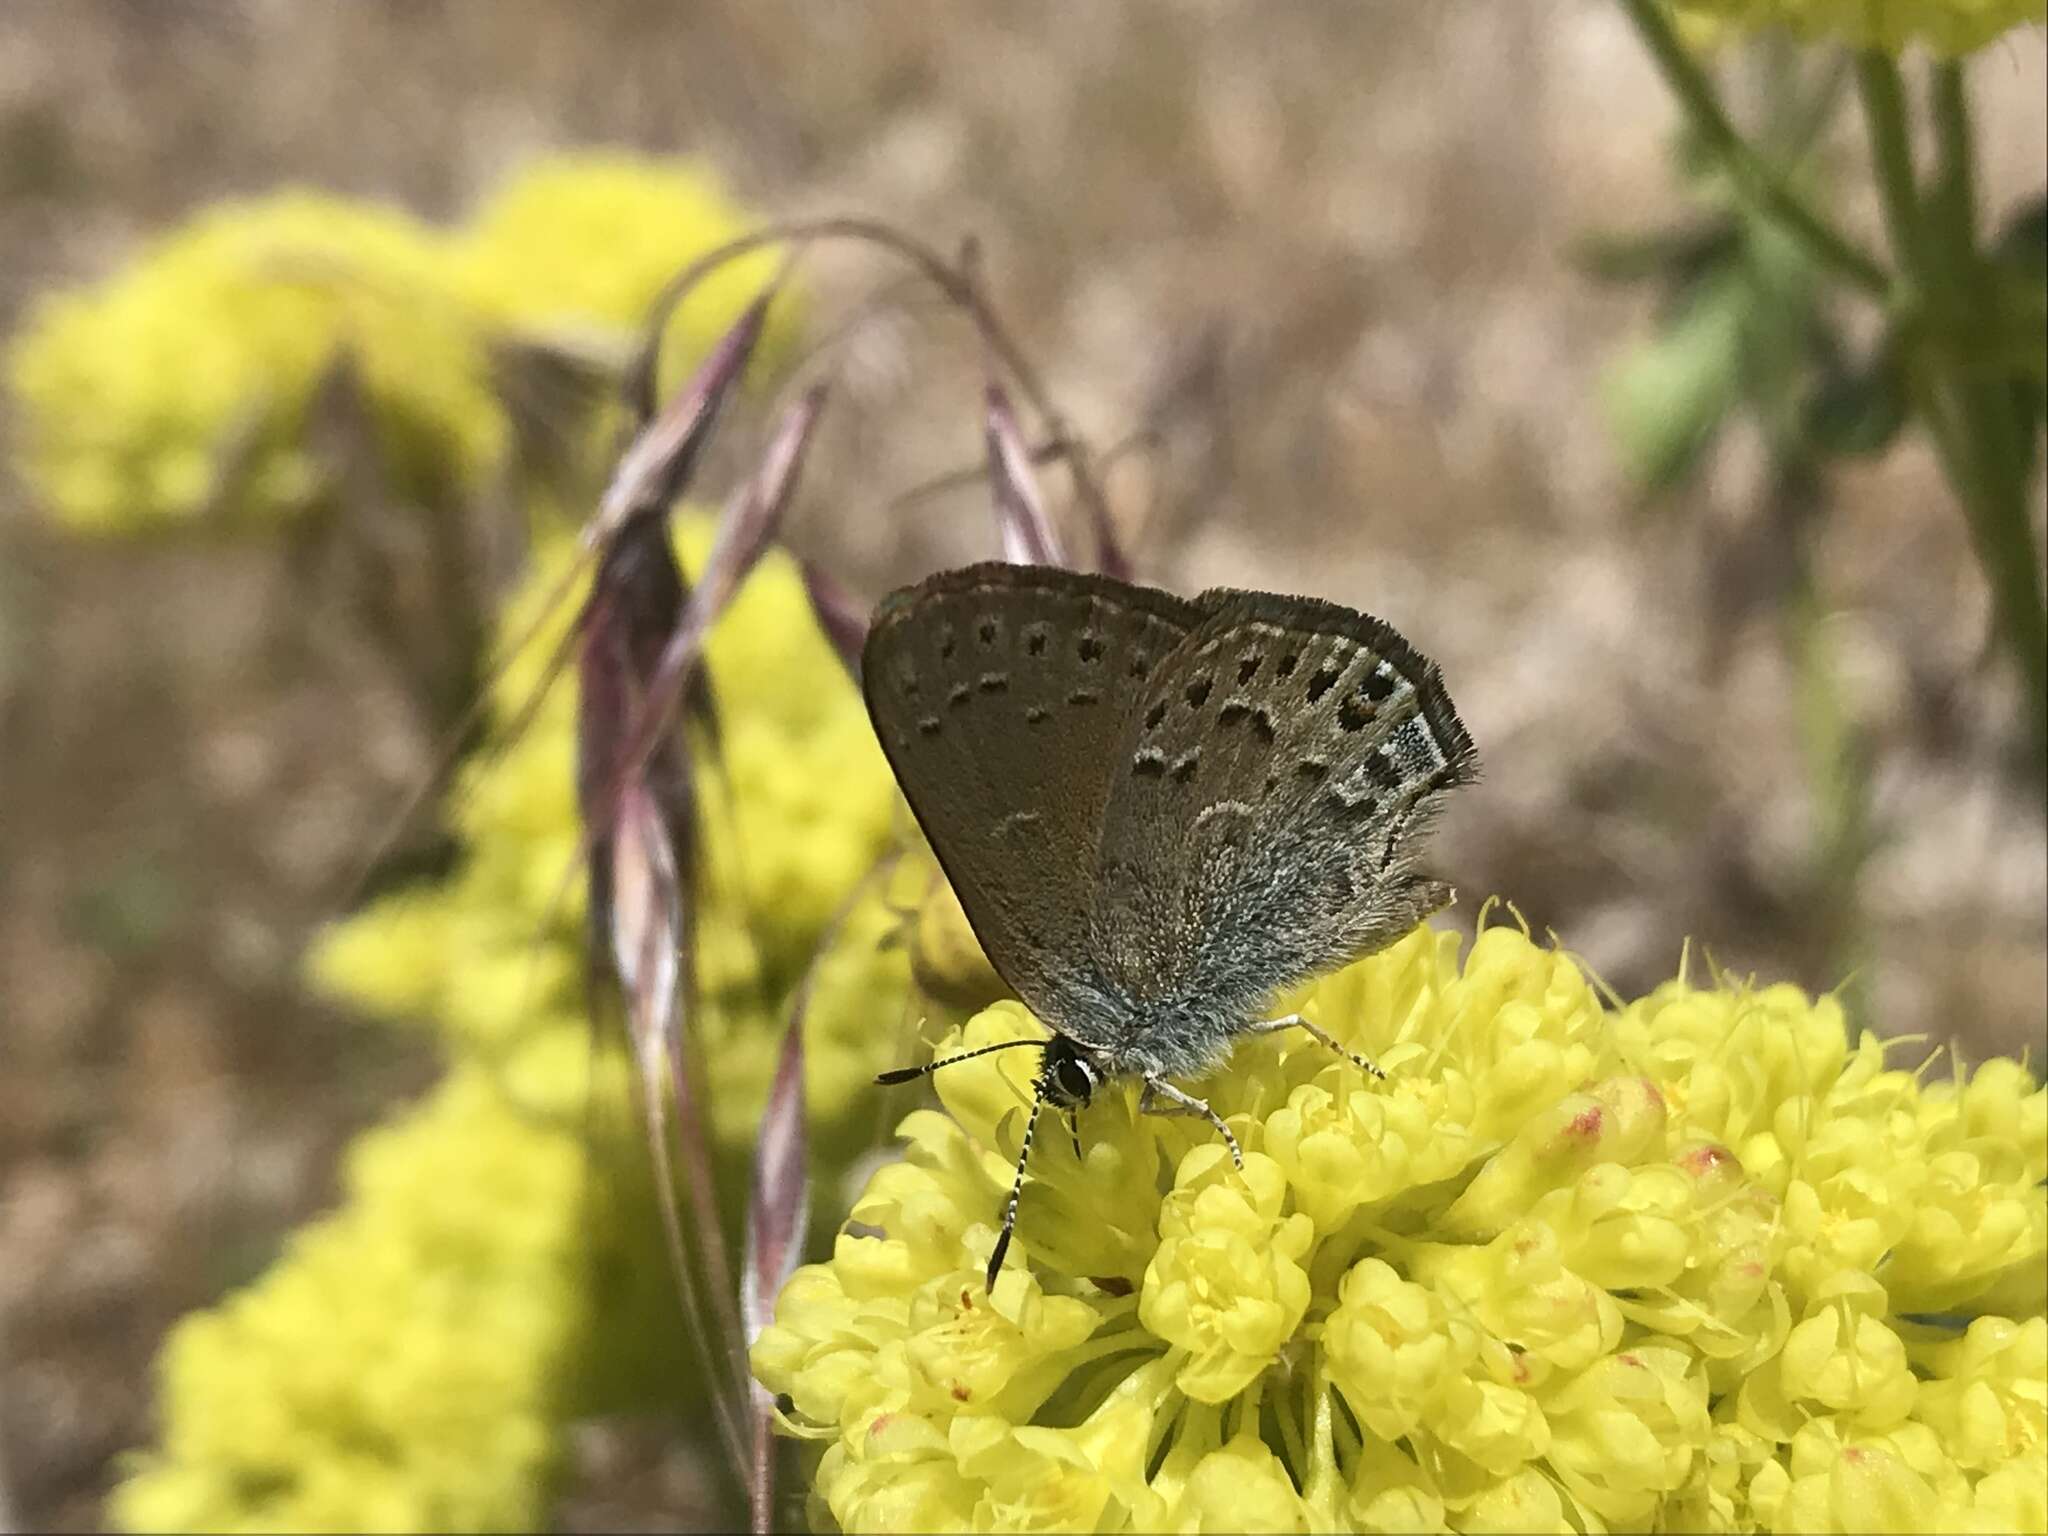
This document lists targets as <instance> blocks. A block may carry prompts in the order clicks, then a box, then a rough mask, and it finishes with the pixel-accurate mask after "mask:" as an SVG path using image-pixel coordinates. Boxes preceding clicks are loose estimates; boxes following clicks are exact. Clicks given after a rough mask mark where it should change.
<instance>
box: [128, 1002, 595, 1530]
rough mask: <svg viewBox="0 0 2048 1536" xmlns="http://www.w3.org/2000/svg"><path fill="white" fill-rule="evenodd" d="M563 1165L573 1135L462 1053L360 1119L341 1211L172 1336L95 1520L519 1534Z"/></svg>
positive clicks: (574, 1255) (546, 1363)
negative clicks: (151, 1436) (456, 1062)
mask: <svg viewBox="0 0 2048 1536" xmlns="http://www.w3.org/2000/svg"><path fill="white" fill-rule="evenodd" d="M564 1044H566V1042H564ZM586 1060H587V1053H583V1054H579V1053H578V1052H576V1051H574V1050H570V1049H560V1048H558V1049H557V1050H555V1051H554V1052H553V1053H552V1059H551V1060H550V1061H547V1062H545V1063H543V1062H542V1061H541V1060H540V1059H538V1058H535V1059H533V1060H531V1061H530V1062H529V1063H528V1070H527V1071H524V1072H522V1073H521V1074H520V1079H519V1081H520V1084H521V1086H523V1087H528V1088H531V1089H533V1090H535V1091H536V1092H547V1093H553V1092H557V1091H559V1090H558V1089H556V1088H555V1087H554V1086H553V1083H554V1082H557V1081H570V1082H575V1081H580V1080H581V1078H582V1071H581V1063H582V1062H584V1061H586ZM544 1066H545V1067H548V1068H552V1069H553V1072H552V1074H551V1073H548V1072H543V1071H542V1070H540V1069H541V1068H543V1067H544ZM572 1123H573V1122H572ZM582 1179H583V1172H582V1167H581V1154H580V1152H579V1149H578V1148H577V1146H576V1144H575V1140H574V1137H573V1136H572V1135H571V1134H569V1133H568V1132H567V1131H565V1130H564V1129H562V1128H561V1127H559V1126H557V1127H555V1128H552V1129H550V1128H547V1127H545V1126H541V1125H537V1124H536V1123H534V1122H533V1121H532V1120H531V1119H529V1118H526V1117H524V1116H523V1115H522V1114H521V1113H520V1111H519V1110H518V1109H517V1108H515V1107H514V1106H512V1105H510V1104H509V1103H508V1102H507V1097H506V1094H505V1093H504V1091H503V1085H502V1084H501V1083H500V1082H498V1081H496V1080H494V1079H493V1078H492V1076H491V1075H490V1074H488V1073H486V1072H485V1071H483V1070H482V1069H481V1068H478V1067H474V1066H471V1067H465V1068H462V1069H459V1070H458V1071H457V1072H455V1073H454V1074H453V1075H452V1076H450V1077H449V1078H448V1080H447V1081H445V1082H444V1083H443V1084H442V1085H441V1086H440V1088H439V1089H438V1090H437V1091H436V1092H435V1093H434V1094H433V1096H432V1097H431V1098H430V1099H429V1100H428V1101H427V1102H426V1103H425V1104H423V1105H422V1106H420V1107H419V1108H418V1109H417V1110H415V1111H413V1112H412V1113H410V1114H408V1115H407V1116H405V1117H404V1118H403V1119H401V1120H399V1121H397V1122H396V1123H394V1124H392V1125H390V1126H387V1127H384V1128H382V1129H379V1130H375V1131H371V1132H369V1133H367V1134H366V1135H365V1136H363V1137H362V1138H361V1139H360V1140H359V1141H357V1142H356V1143H355V1145H354V1146H353V1147H351V1148H350V1151H349V1159H348V1169H347V1177H346V1190H347V1199H346V1203H345V1204H344V1205H343V1206H342V1208H341V1209H340V1211H338V1212H337V1213H336V1214H335V1215H333V1216H331V1217H328V1218H326V1219H324V1220H321V1221H317V1222H315V1223H313V1224H312V1225H310V1226H308V1227H305V1228H303V1229H301V1230H300V1231H299V1232H298V1233H297V1234H295V1235H294V1236H293V1238H292V1240H291V1243H290V1246H289V1248H288V1249H287V1250H286V1253H285V1255H284V1257H283V1258H282V1259H280V1260H279V1262H278V1263H277V1264H276V1265H275V1266H273V1267H272V1269H271V1270H270V1271H269V1273H268V1274H266V1275H265V1276H264V1277H263V1278H262V1279H260V1280H259V1281H257V1282H256V1283H255V1284H254V1285H252V1286H250V1287H249V1288H248V1289H246V1290H244V1291H242V1292H240V1293H239V1294H237V1295H235V1296H233V1297H231V1298H230V1299H229V1300H228V1301H227V1302H225V1303H224V1304H222V1305H221V1306H219V1307H216V1308H213V1309H211V1310H209V1311H205V1312H198V1313H194V1314H193V1315H192V1316H190V1317H188V1318H186V1319H185V1320H184V1321H183V1322H181V1323H180V1324H179V1325H178V1326H177V1328H176V1329H175V1330H174V1331H173V1332H172V1334H171V1336H170V1339H169V1341H168V1343H167V1344H166V1345H165V1348H164V1352H163V1354H162V1356H161V1358H160V1360H159V1362H158V1372H159V1377H160V1381H161V1390H162V1401H161V1417H162V1422H163V1426H164V1427H163V1438H162V1442H161V1444H160V1445H159V1446H158V1447H156V1448H155V1449H153V1450H151V1451H149V1452H147V1453H145V1454H143V1455H142V1456H140V1457H139V1458H137V1459H136V1461H135V1463H134V1464H133V1465H132V1467H131V1468H130V1471H129V1476H128V1477H127V1479H126V1481H124V1482H123V1483H122V1484H121V1485H120V1486H119V1487H118V1488H117V1489H116V1490H115V1492H114V1495H113V1499H112V1502H111V1504H110V1507H109V1514H110V1516H111V1518H112V1520H113V1521H114V1523H115V1524H116V1525H117V1526H119V1527H121V1528H124V1529H127V1530H136V1531H347V1530H357V1531H393V1532H401V1531H427V1530H438V1531H456V1530H537V1529H539V1528H540V1527H541V1526H542V1525H543V1524H544V1523H545V1518H546V1514H545V1506H544V1503H543V1495H544V1492H545V1489H546V1486H547V1474H548V1472H549V1470H550V1468H551V1466H552V1465H553V1463H554V1461H555V1458H556V1454H557V1446H556V1436H555V1433H554V1429H555V1425H556V1423H557V1422H558V1420H559V1418H560V1416H561V1415H562V1413H563V1407H562V1404H561V1402H560V1398H561V1395H562V1394H561V1390H560V1383H561V1380H562V1377H563V1376H564V1374H565V1372H566V1370H567V1369H568V1365H569V1360H568V1355H569V1351H570V1350H571V1347H572V1346H573V1345H574V1343H575V1342H576V1338H577V1334H578V1331H579V1329H580V1328H581V1327H582V1326H583V1325H584V1323H585V1318H586V1313H587V1311H588V1307H587V1303H586V1301H585V1298H584V1276H585V1274H586V1272H587V1269H588V1259H587V1255H586V1253H585V1251H584V1245H585V1243H586V1240H587V1233H586V1232H585V1230H584V1223H583V1221H582V1216H581V1206H580V1204H579V1201H578V1194H579V1191H580V1188H581V1182H582Z"/></svg>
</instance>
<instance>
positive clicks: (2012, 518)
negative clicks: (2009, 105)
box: [1856, 49, 2048, 777]
mask: <svg viewBox="0 0 2048 1536" xmlns="http://www.w3.org/2000/svg"><path fill="white" fill-rule="evenodd" d="M1856 74H1857V85H1858V87H1859V90H1860V92H1861V94H1862V98H1863V113H1864V118H1865V121H1866V123H1867V125H1868V127H1869V132H1870V146H1871V155H1872V159H1873V161H1874V163H1875V165H1876V168H1877V176H1878V188H1879V192H1880V194H1881V195H1882V198H1883V202H1884V212H1885V223H1886V226H1887V228H1888V230H1889V232H1890V236H1891V242H1892V247H1893V250H1894V252H1895V254H1896V255H1897V257H1898V261H1899V265H1900V268H1901V270H1902V272H1903V274H1904V279H1903V282H1902V285H1901V286H1902V290H1903V291H1902V292H1901V294H1900V296H1899V307H1901V308H1902V309H1904V310H1905V311H1906V312H1907V314H1908V315H1909V316H1910V318H1912V319H1913V320H1915V321H1917V322H1918V323H1917V326H1916V330H1917V331H1918V333H1919V339H1920V342H1921V344H1920V345H1918V346H1916V347H1914V348H1913V349H1912V351H1911V353H1910V357H1909V362H1908V370H1909V375H1910V383H1911V388H1912V392H1913V398H1914V403H1915V405H1916V407H1917V408H1918V410H1919V413H1920V416H1921V419H1922V420H1923V421H1924V422H1925V423H1926V424H1927V429H1928V434H1929V436H1930V437H1932V439H1933V440H1934V447H1935V452H1936V454H1937V456H1938V457H1939V458H1940V460H1941V465H1942V470H1943V473H1944V474H1946V476H1947V477H1948V480H1949V483H1950V485H1951V486H1953V487H1954V489H1955V492H1956V495H1957V497H1958V499H1960V500H1961V502H1962V504H1963V512H1964V515H1965V517H1966V518H1967V520H1968V522H1969V527H1970V538H1971V543H1972V545H1973V546H1974V548H1975V549H1976V552H1977V559H1978V562H1979V563H1980V564H1981V565H1982V566H1983V567H1984V574H1985V577H1986V579H1987V580H1988V581H1989V582H1990V584H1991V592H1992V601H1993V605H1994V608H1995V610H1996V614H1997V623H1998V628H1999V630H2000V632H2001V633H2002V634H2003V635H2004V636H2005V639H2006V643H2007V644H2008V645H2009V646H2010V647H2011V648H2012V652H2013V658H2014V660H2015V661H2016V662H2017V663H2018V665H2019V673H2020V679H2021V684H2022V686H2023V687H2024V688H2025V690H2026V694H2027V711H2028V715H2029V718H2030V721H2031V723H2032V726H2033V734H2034V750H2035V767H2036V771H2037V772H2038V773H2040V774H2042V775H2043V776H2044V777H2048V612H2044V611H2043V608H2042V598H2041V585H2040V576H2039V555H2038V553H2037V552H2036V550H2035V547H2034V535H2033V529H2032V527H2031V526H2030V524H2029V522H2028V517H2027V492H2028V486H2027V475H2026V470H2025V467H2024V455H2023V454H2022V452H2021V449H2020V445H2019V443H2018V441H2017V439H2016V429H2017V425H2018V424H2017V422H2016V421H2015V420H2014V419H2013V412H2012V408H2011V405H2010V404H2009V402H2008V401H2007V399H2006V398H2005V392H2004V389H2003V385H2002V382H2001V381H2000V380H1999V379H1998V378H1997V377H1995V376H1992V375H1987V374H1986V373H1985V372H1984V371H1983V370H1982V369H1981V368H1980V367H1978V366H1977V360H1978V358H1979V357H1980V356H1981V355H1984V353H1985V352H1986V351H1987V349H1988V347H1989V344H1990V343H1991V342H1992V341H1993V340H1994V339H1995V338H1996V337H1997V334H1998V314H1997V310H1996V304H1997V298H1996V287H1995V285H1994V284H1992V283H1990V282H1989V281H1988V280H1987V276H1986V272H1985V263H1984V260H1983V257H1982V254H1981V253H1980V252H1979V250H1978V248H1977V242H1976V228H1975V223H1976V217H1975V216H1976V209H1975V169H1974V156H1973V153H1972V149H1971V134H1970V117H1969V104H1968V100H1967V98H1966V96H1965V94H1964V89H1963V79H1962V69H1961V66H1960V65H1959V64H1957V63H1955V62H1954V61H1950V62H1947V63H1944V64H1942V65H1940V66H1938V67H1937V71H1936V76H1935V83H1934V91H1933V93H1932V94H1933V100H1934V111H1935V122H1936V133H1937V137H1938V140H1939V144H1940V150H1941V177H1940V180H1939V182H1938V183H1937V185H1936V187H1935V189H1934V191H1933V192H1932V193H1931V194H1930V195H1929V196H1928V197H1927V198H1926V200H1925V201H1924V202H1923V201H1922V199H1921V196H1920V192H1919V186H1918V182H1917V181H1916V179H1915V177H1914V173H1913V154H1912V144H1911V140H1910V138H1909V135H1908V128H1907V118H1906V97H1905V89H1904V86H1903V83H1902V82H1901V80H1900V78H1899V71H1898V65H1897V64H1896V63H1895V62H1894V61H1893V60H1892V58H1891V57H1890V56H1889V55H1887V54H1884V53H1881V52H1879V51H1877V50H1875V49H1868V50H1865V51H1864V52H1863V53H1861V54H1860V55H1859V56H1858V58H1857V64H1856Z"/></svg>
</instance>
